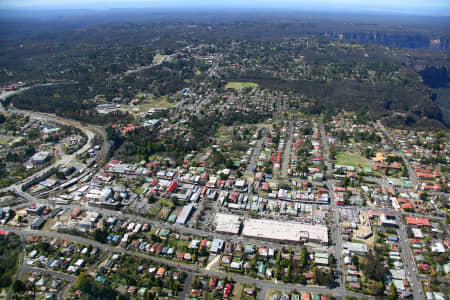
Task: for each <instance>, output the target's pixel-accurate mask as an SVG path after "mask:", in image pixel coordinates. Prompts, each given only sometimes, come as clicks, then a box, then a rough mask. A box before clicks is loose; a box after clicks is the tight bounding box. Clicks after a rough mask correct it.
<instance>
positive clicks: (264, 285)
mask: <svg viewBox="0 0 450 300" xmlns="http://www.w3.org/2000/svg"><path fill="white" fill-rule="evenodd" d="M0 229H3V230H8V231H10V232H13V233H16V234H18V235H20V236H21V237H25V236H42V237H47V238H61V239H65V240H69V241H74V242H77V243H80V244H85V245H92V246H93V247H97V248H99V249H101V250H103V251H110V252H111V253H121V254H125V255H130V256H134V257H139V258H143V259H147V260H151V261H153V262H156V263H159V264H165V265H168V266H170V267H173V268H175V269H179V270H182V271H184V272H187V273H189V272H192V273H194V274H201V275H207V276H217V277H223V276H227V277H231V278H233V280H235V281H236V282H241V283H247V284H253V285H256V286H258V287H260V288H261V289H263V290H268V289H284V290H301V291H304V292H309V293H321V294H333V295H335V296H340V297H345V296H354V297H358V298H367V296H366V295H361V294H358V293H354V292H349V291H345V290H343V289H342V288H327V287H320V286H305V285H301V284H290V283H282V282H272V281H266V280H260V279H256V278H251V277H247V276H242V275H237V274H233V273H223V272H217V271H211V270H206V269H204V268H201V267H198V266H195V265H187V264H180V263H178V262H175V261H173V260H169V259H164V258H161V257H155V256H150V255H147V254H144V253H139V252H134V251H130V250H127V249H124V248H121V247H114V246H111V245H108V244H102V243H99V242H97V241H94V240H91V239H87V238H83V237H80V236H75V235H70V234H63V233H57V232H46V231H39V230H27V229H17V228H12V227H7V226H0Z"/></svg>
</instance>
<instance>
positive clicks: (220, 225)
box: [216, 213, 241, 234]
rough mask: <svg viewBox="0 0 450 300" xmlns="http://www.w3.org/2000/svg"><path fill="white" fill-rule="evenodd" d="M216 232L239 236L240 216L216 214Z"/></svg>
mask: <svg viewBox="0 0 450 300" xmlns="http://www.w3.org/2000/svg"><path fill="white" fill-rule="evenodd" d="M216 223H217V225H216V232H221V233H229V234H238V233H239V230H240V229H241V221H240V220H239V216H237V215H231V214H223V213H217V214H216Z"/></svg>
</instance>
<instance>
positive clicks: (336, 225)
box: [320, 123, 346, 291]
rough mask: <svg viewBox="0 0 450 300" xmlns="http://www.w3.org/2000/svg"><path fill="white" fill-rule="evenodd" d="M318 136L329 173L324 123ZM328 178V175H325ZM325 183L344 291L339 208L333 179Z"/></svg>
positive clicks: (341, 284) (337, 266) (340, 278)
mask: <svg viewBox="0 0 450 300" xmlns="http://www.w3.org/2000/svg"><path fill="white" fill-rule="evenodd" d="M320 136H321V145H322V156H323V158H324V163H325V165H326V166H327V170H326V172H325V174H326V175H327V174H329V173H330V172H332V171H333V168H332V163H331V159H330V157H329V146H328V137H327V134H326V131H325V127H324V125H323V124H322V123H321V124H320ZM325 177H326V178H328V177H329V176H325ZM326 185H327V188H328V193H329V195H330V213H331V215H332V224H330V229H331V234H332V239H333V242H334V243H335V245H336V246H335V255H334V256H335V258H336V277H337V281H338V283H339V286H340V287H341V288H342V289H343V290H344V291H345V290H346V287H345V282H344V279H345V276H344V263H343V260H342V236H341V233H340V228H339V210H338V207H337V205H336V199H335V194H334V190H333V181H332V180H330V179H329V180H327V181H326Z"/></svg>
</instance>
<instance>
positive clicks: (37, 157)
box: [31, 151, 50, 165]
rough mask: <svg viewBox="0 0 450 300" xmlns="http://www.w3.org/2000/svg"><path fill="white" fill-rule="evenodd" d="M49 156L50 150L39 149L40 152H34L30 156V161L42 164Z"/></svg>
mask: <svg viewBox="0 0 450 300" xmlns="http://www.w3.org/2000/svg"><path fill="white" fill-rule="evenodd" d="M49 157H50V152H46V151H40V152H37V153H35V154H34V155H33V156H32V157H31V161H32V162H33V164H35V165H42V164H44V163H45V162H46V161H47V160H48V158H49Z"/></svg>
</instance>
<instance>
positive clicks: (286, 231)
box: [242, 219, 328, 243]
mask: <svg viewBox="0 0 450 300" xmlns="http://www.w3.org/2000/svg"><path fill="white" fill-rule="evenodd" d="M242 235H244V236H248V237H257V238H264V239H271V240H284V241H291V242H300V241H301V239H306V240H313V241H320V242H322V243H328V228H327V227H326V226H323V225H310V224H301V223H292V222H279V221H274V220H268V219H249V220H246V221H244V229H243V230H242Z"/></svg>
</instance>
